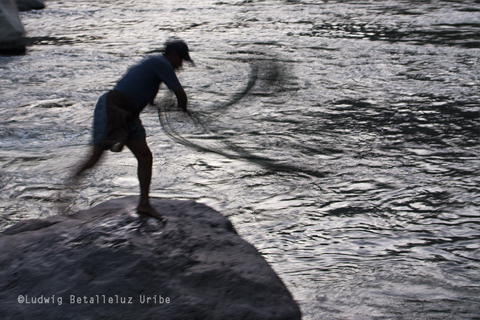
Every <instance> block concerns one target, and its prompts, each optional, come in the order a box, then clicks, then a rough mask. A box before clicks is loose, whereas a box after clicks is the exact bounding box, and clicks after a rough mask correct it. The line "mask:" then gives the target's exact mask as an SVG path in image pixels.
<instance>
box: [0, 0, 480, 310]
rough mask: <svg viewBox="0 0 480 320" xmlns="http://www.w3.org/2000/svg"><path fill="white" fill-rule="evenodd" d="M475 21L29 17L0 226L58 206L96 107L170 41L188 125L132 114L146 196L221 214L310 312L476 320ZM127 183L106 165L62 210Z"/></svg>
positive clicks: (131, 168)
mask: <svg viewBox="0 0 480 320" xmlns="http://www.w3.org/2000/svg"><path fill="white" fill-rule="evenodd" d="M479 17H480V10H479V9H478V4H477V3H476V2H475V1H388V2H378V3H377V2H353V1H328V2H302V1H273V0H269V1H244V2H241V1H223V2H216V1H187V0H184V1H175V2H173V1H162V2H157V1H147V0H143V1H142V0H136V1H134V2H122V1H102V2H101V3H98V2H94V1H87V0H83V1H64V2H55V1H48V2H47V8H46V9H45V10H41V11H32V12H28V13H22V16H21V18H22V21H23V22H24V24H25V28H26V30H27V32H28V37H29V38H28V39H29V43H30V47H29V50H28V53H27V55H25V56H20V57H0V74H1V77H0V92H1V95H0V105H1V108H0V123H1V126H0V159H1V162H0V164H1V168H2V170H1V171H0V188H1V189H0V190H1V193H0V226H1V228H5V227H7V226H9V225H12V224H13V223H15V222H17V221H19V220H21V219H27V218H34V217H45V216H49V215H52V214H54V209H55V207H56V203H55V199H56V198H55V195H56V194H57V193H58V192H59V191H61V190H62V188H63V181H64V180H65V179H67V178H68V176H69V174H70V171H71V169H72V168H73V167H74V166H75V165H76V164H77V163H78V162H79V161H80V160H81V159H82V157H83V156H84V154H85V152H86V150H87V148H88V142H89V140H90V125H91V120H92V110H93V106H94V104H95V102H96V99H97V98H98V96H99V95H100V94H102V93H103V92H104V91H105V90H107V89H110V88H111V87H112V86H113V85H114V83H115V82H116V81H117V80H118V79H119V78H120V76H121V75H122V74H123V73H124V72H125V71H126V69H127V67H128V66H130V65H132V64H133V63H135V62H137V61H139V60H140V59H141V58H142V57H143V55H144V54H145V53H146V52H148V51H152V50H154V49H156V48H158V47H159V46H161V44H162V42H163V41H164V40H165V39H166V38H168V37H169V36H172V35H176V36H179V37H182V38H184V39H185V40H186V41H187V42H188V43H189V45H190V46H191V48H192V57H193V58H194V60H195V61H196V63H197V65H196V67H195V68H191V67H188V66H186V67H185V69H184V70H183V72H181V73H180V78H181V81H182V83H184V84H185V87H186V91H187V92H188V93H189V95H190V101H191V110H192V112H193V114H194V116H195V117H196V120H195V119H194V120H192V119H190V118H188V117H185V116H184V115H183V114H181V113H179V112H177V111H175V110H168V111H167V112H166V113H164V115H165V116H167V117H168V128H166V129H170V130H171V131H167V130H163V129H162V128H161V125H160V122H159V117H158V113H157V109H155V108H151V109H149V110H146V112H145V113H144V114H142V121H143V122H144V124H145V126H146V130H147V133H148V136H149V137H148V142H149V145H150V146H151V149H152V152H153V153H154V157H155V160H154V161H155V163H154V181H153V185H152V193H153V195H154V196H158V197H164V198H180V199H194V200H197V201H201V202H204V203H206V204H208V205H210V206H212V207H214V208H215V209H217V210H219V211H220V212H222V213H223V214H225V215H226V216H228V217H229V218H230V219H231V220H232V221H233V223H234V225H235V228H236V229H237V230H238V231H239V233H241V234H242V235H243V236H244V237H245V238H246V239H247V240H248V241H250V242H251V243H252V244H254V245H255V246H256V247H257V248H258V249H259V250H260V251H261V252H262V254H263V255H264V256H265V258H266V259H267V260H268V261H269V262H270V263H271V264H272V266H273V268H274V269H275V270H276V271H277V272H278V273H279V275H280V276H281V278H282V279H283V280H284V282H285V283H286V285H287V286H288V288H289V289H290V291H291V292H292V294H293V295H294V297H295V299H296V300H297V301H298V302H299V304H300V306H301V308H302V311H303V314H304V318H305V319H320V318H322V319H354V318H355V319H357V318H358V319H370V318H389V319H390V318H395V319H418V318H422V319H438V318H440V319H443V318H448V319H450V318H451V319H472V318H475V317H478V314H479V313H480V299H479V298H478V297H479V296H480V289H479V286H480V272H479V271H480V270H479V269H480V264H479V261H480V241H479V238H480V218H479V208H480V196H479V191H480V178H479V167H480V161H479V156H480V150H479V136H480V135H479V134H480V126H479V125H480V106H479V85H480V81H479V78H478V75H479V57H480V55H479V53H480V51H479V50H480V49H479V34H480V33H479V28H480V25H479V24H478V21H479ZM252 65H253V66H254V69H252V67H251V66H252ZM269 66H274V67H269ZM255 68H256V69H255ZM252 70H253V71H252ZM253 80H255V81H253ZM252 82H254V84H252ZM239 93H240V94H239ZM163 96H165V93H164V92H161V93H160V94H159V99H158V100H159V101H158V102H159V103H161V102H162V100H161V99H162V98H161V97H163ZM172 132H173V134H174V135H176V136H175V137H177V138H178V139H183V140H178V139H177V141H180V142H182V141H183V142H185V143H184V144H181V143H177V141H175V140H172V139H171V136H169V135H168V133H172ZM195 146H201V147H202V148H203V149H201V148H200V150H199V148H197V149H195V148H192V147H195ZM212 150H214V151H217V152H216V153H212V152H209V151H212ZM135 175H136V161H135V159H134V157H133V156H132V155H130V154H129V153H128V152H123V153H120V154H109V155H108V156H107V157H106V159H104V161H103V163H102V165H101V166H100V167H98V168H97V169H95V170H93V171H92V172H91V174H90V175H89V176H88V177H86V179H85V180H84V181H83V182H82V184H81V187H80V188H79V189H78V192H77V194H76V195H75V198H74V203H73V208H74V209H83V208H87V207H89V206H92V205H95V204H98V203H101V202H103V201H105V200H107V199H111V198H115V197H120V196H124V195H131V194H137V192H138V190H137V186H136V179H135Z"/></svg>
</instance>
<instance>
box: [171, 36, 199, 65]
mask: <svg viewBox="0 0 480 320" xmlns="http://www.w3.org/2000/svg"><path fill="white" fill-rule="evenodd" d="M188 51H189V50H188V46H187V44H186V43H185V41H183V40H173V41H169V42H167V43H166V44H165V54H169V53H170V52H176V53H178V54H179V55H180V58H182V59H183V60H185V61H189V62H191V63H193V60H192V58H190V54H189V52H188Z"/></svg>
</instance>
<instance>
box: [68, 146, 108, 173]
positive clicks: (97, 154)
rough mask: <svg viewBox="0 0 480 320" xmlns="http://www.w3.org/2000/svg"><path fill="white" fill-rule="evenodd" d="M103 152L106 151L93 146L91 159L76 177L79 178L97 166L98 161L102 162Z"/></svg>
mask: <svg viewBox="0 0 480 320" xmlns="http://www.w3.org/2000/svg"><path fill="white" fill-rule="evenodd" d="M103 151H104V150H103V149H102V148H100V147H99V146H93V148H92V153H91V155H90V158H89V159H88V160H87V161H86V162H85V163H84V164H83V165H82V166H81V167H80V169H78V171H77V172H76V173H75V176H76V177H79V176H80V175H81V174H82V173H83V172H84V171H85V170H87V169H90V168H92V167H93V166H95V165H96V164H97V162H98V160H100V158H101V157H102V154H103Z"/></svg>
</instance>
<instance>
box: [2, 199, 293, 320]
mask: <svg viewBox="0 0 480 320" xmlns="http://www.w3.org/2000/svg"><path fill="white" fill-rule="evenodd" d="M137 199H138V198H137V197H134V196H130V197H125V198H120V199H115V200H110V201H107V202H105V203H103V204H100V205H98V206H96V207H93V208H91V209H88V210H85V211H80V212H78V213H75V214H73V215H71V216H53V217H50V218H47V219H34V220H26V221H22V222H20V223H18V224H16V225H14V226H13V227H11V228H9V229H6V230H5V231H4V233H3V234H2V235H1V236H0V318H1V319H142V320H143V319H181V320H189V319H248V320H254V319H259V320H260V319H261V320H267V319H285V320H287V319H300V318H301V315H300V310H299V307H298V305H297V304H296V303H295V301H294V300H293V299H292V296H291V295H290V293H289V292H288V290H287V289H286V287H285V286H284V284H283V283H282V281H281V280H280V278H278V276H277V275H276V274H275V273H274V272H273V270H272V269H271V268H270V266H269V265H268V264H267V262H266V261H265V260H264V259H263V257H262V256H261V255H260V253H259V252H258V251H257V250H256V249H255V248H254V247H253V246H252V245H250V244H248V243H247V242H246V241H244V240H243V239H241V238H240V236H238V235H237V234H236V232H235V230H234V228H233V226H232V224H231V223H230V221H229V220H228V219H226V218H225V217H223V216H222V215H221V214H220V213H218V212H217V211H215V210H213V209H211V208H210V207H208V206H205V205H203V204H199V203H196V202H193V201H180V200H161V199H152V205H153V206H154V207H155V208H156V209H157V210H158V211H159V212H161V213H162V214H163V215H165V216H166V217H167V219H168V222H167V224H166V225H163V224H162V223H161V222H160V221H158V220H156V219H153V218H148V217H143V216H138V215H137V214H136V213H135V207H136V204H137Z"/></svg>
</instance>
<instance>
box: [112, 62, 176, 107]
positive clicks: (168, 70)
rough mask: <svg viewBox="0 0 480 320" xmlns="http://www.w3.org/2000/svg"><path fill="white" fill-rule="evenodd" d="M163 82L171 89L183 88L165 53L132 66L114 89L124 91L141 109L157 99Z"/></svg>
mask: <svg viewBox="0 0 480 320" xmlns="http://www.w3.org/2000/svg"><path fill="white" fill-rule="evenodd" d="M162 82H163V83H165V85H166V86H167V87H168V88H169V89H170V90H177V89H181V88H182V85H181V84H180V82H179V81H178V78H177V76H176V75H175V72H174V70H173V67H172V65H171V64H170V62H168V60H167V59H166V58H165V57H164V56H163V55H156V56H153V57H150V58H147V59H146V60H144V61H142V62H141V63H140V64H138V65H136V66H134V67H132V68H130V69H129V70H128V71H127V73H126V74H125V76H124V77H123V78H122V79H121V80H120V81H119V82H118V83H117V85H116V86H115V88H114V89H115V90H118V91H120V92H121V93H123V94H124V95H125V96H126V97H127V98H129V99H130V100H131V101H132V102H133V103H134V104H135V106H136V107H137V108H138V110H139V111H141V110H143V108H145V107H146V106H147V104H148V103H149V102H151V101H153V99H155V96H156V95H157V92H158V89H159V87H160V84H161V83H162Z"/></svg>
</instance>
